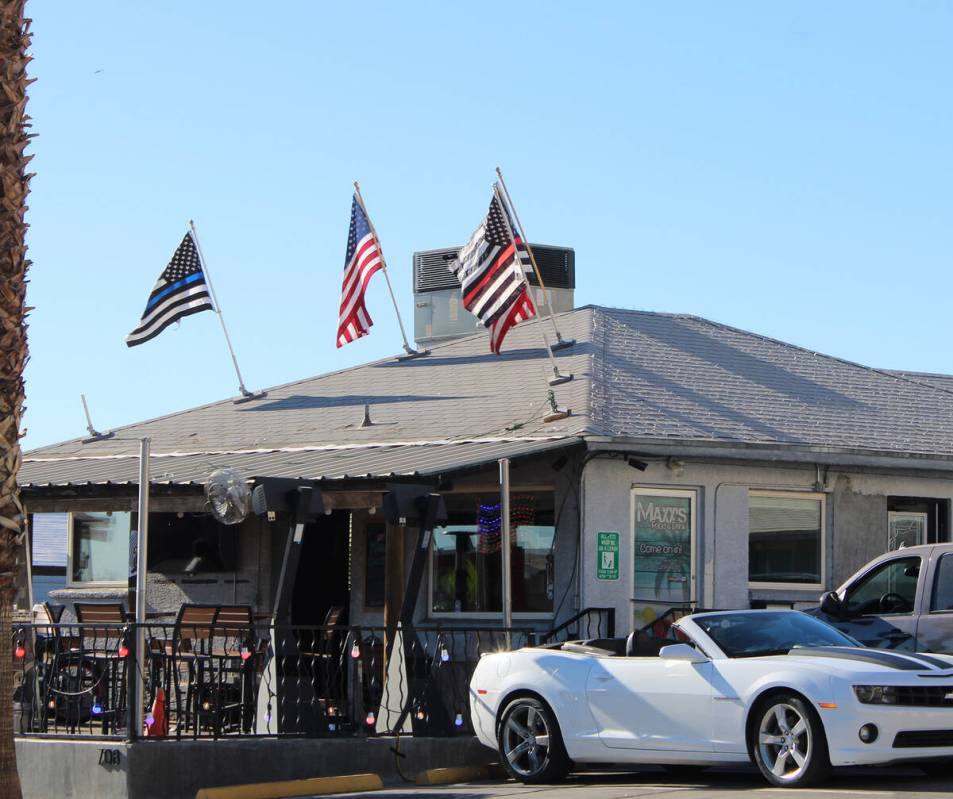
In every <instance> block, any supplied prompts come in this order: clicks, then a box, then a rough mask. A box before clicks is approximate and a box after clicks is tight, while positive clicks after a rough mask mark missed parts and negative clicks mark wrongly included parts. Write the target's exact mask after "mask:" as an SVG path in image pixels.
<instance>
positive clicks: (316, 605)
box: [291, 511, 351, 625]
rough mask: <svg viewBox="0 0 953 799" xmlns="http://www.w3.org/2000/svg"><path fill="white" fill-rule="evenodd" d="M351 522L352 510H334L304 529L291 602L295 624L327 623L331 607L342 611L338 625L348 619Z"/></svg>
mask: <svg viewBox="0 0 953 799" xmlns="http://www.w3.org/2000/svg"><path fill="white" fill-rule="evenodd" d="M350 522H351V514H350V512H349V511H334V512H332V513H331V515H330V516H320V517H319V518H317V519H316V520H315V521H313V522H311V523H310V524H308V525H307V526H306V527H305V530H304V537H303V538H302V541H301V559H300V560H299V561H298V573H297V574H296V575H295V583H294V593H293V595H292V600H291V623H292V624H294V625H312V624H314V625H318V624H324V620H325V619H326V618H327V616H328V611H329V610H330V609H331V608H343V612H342V613H341V614H340V616H339V617H338V619H337V623H338V624H340V623H341V622H343V621H344V620H345V618H346V615H347V609H348V606H349V603H350V596H351V586H350V579H349V575H350V562H351V552H350V537H351V536H350V528H351V524H350Z"/></svg>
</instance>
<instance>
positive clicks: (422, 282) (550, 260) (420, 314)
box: [414, 244, 576, 346]
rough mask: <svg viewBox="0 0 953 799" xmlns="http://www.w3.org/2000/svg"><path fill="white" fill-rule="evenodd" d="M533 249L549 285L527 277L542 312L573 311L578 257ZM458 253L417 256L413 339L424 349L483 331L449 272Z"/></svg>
mask: <svg viewBox="0 0 953 799" xmlns="http://www.w3.org/2000/svg"><path fill="white" fill-rule="evenodd" d="M530 246H531V247H532V248H533V255H534V256H536V265H537V266H538V267H539V271H540V273H541V274H542V276H543V282H544V283H545V284H546V291H545V292H543V291H542V289H540V288H539V281H538V280H537V279H536V274H535V273H534V272H531V273H530V274H529V275H528V277H529V282H530V285H531V286H532V287H533V289H532V291H531V294H532V295H533V301H534V302H535V303H536V305H537V306H539V307H540V308H542V306H544V305H548V306H550V307H552V309H553V311H554V312H555V313H560V312H562V311H571V310H572V308H573V293H574V291H573V290H574V288H575V286H576V253H575V252H574V251H573V250H571V249H570V248H568V247H550V246H547V245H545V244H532V245H530ZM458 251H459V248H458V247H445V248H443V249H440V250H424V251H422V252H415V253H414V338H415V339H416V341H417V343H418V344H421V345H423V346H427V345H429V344H432V343H438V342H440V341H447V340H449V339H454V338H457V337H458V336H465V335H468V334H471V333H475V332H477V331H479V330H484V328H483V327H482V326H481V325H480V322H479V321H478V320H477V318H476V317H475V316H473V315H471V314H470V313H469V311H467V310H466V309H464V307H463V302H462V298H461V296H460V284H459V282H457V277H456V275H455V274H454V273H453V272H451V271H450V266H451V265H452V264H453V262H454V261H456V259H457V252H458Z"/></svg>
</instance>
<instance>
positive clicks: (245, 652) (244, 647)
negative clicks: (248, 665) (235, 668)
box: [242, 644, 251, 660]
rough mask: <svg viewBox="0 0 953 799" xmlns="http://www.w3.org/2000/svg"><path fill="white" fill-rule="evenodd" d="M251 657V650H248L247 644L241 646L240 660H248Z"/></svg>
mask: <svg viewBox="0 0 953 799" xmlns="http://www.w3.org/2000/svg"><path fill="white" fill-rule="evenodd" d="M250 657H251V649H249V648H248V645H247V644H243V645H242V660H248V658H250Z"/></svg>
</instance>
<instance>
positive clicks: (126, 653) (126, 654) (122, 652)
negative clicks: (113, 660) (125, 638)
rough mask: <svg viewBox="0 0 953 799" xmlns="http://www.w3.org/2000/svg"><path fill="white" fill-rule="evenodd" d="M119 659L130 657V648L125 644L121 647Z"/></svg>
mask: <svg viewBox="0 0 953 799" xmlns="http://www.w3.org/2000/svg"><path fill="white" fill-rule="evenodd" d="M119 657H121V658H125V657H129V647H128V646H126V645H125V644H124V643H122V644H120V645H119Z"/></svg>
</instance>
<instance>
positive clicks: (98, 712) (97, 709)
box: [89, 702, 103, 716]
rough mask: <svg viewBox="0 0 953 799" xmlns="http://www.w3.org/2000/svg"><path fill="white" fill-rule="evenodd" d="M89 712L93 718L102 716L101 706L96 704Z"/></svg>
mask: <svg viewBox="0 0 953 799" xmlns="http://www.w3.org/2000/svg"><path fill="white" fill-rule="evenodd" d="M89 712H90V713H92V714H93V715H94V716H101V715H102V714H103V706H102V705H101V704H99V702H96V703H95V704H94V705H93V706H92V707H91V708H90V709H89Z"/></svg>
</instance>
